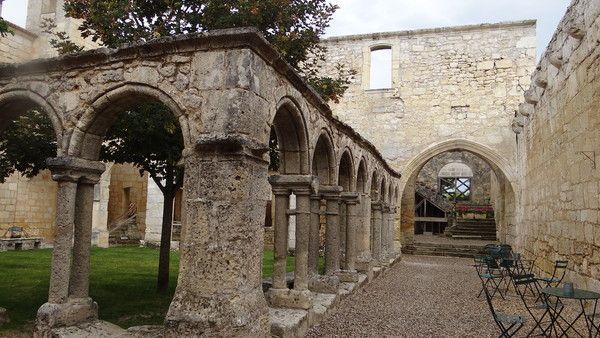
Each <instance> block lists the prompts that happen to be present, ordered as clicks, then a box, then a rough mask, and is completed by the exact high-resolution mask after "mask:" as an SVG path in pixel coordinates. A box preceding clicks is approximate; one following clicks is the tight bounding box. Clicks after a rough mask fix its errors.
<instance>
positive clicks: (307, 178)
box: [269, 175, 319, 195]
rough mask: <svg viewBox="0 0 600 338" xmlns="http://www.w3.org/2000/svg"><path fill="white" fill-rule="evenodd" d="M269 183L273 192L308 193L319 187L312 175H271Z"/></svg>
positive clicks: (314, 191) (317, 181) (315, 190)
mask: <svg viewBox="0 0 600 338" xmlns="http://www.w3.org/2000/svg"><path fill="white" fill-rule="evenodd" d="M269 183H270V184H271V187H272V189H273V193H275V194H278V193H281V194H284V193H288V194H289V193H292V192H293V193H294V194H296V195H309V194H311V193H316V192H317V191H318V188H319V180H318V179H317V178H316V177H314V176H312V175H271V176H269Z"/></svg>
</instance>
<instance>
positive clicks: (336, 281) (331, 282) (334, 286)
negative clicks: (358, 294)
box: [308, 275, 340, 294]
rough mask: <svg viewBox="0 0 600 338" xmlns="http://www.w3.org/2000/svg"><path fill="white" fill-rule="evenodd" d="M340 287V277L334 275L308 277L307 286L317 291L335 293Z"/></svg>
mask: <svg viewBox="0 0 600 338" xmlns="http://www.w3.org/2000/svg"><path fill="white" fill-rule="evenodd" d="M339 287H340V278H339V277H338V276H336V275H333V276H331V275H325V276H323V275H317V276H313V277H312V278H311V279H310V282H309V286H308V288H309V289H310V290H311V291H314V292H318V293H333V294H337V292H338V289H339Z"/></svg>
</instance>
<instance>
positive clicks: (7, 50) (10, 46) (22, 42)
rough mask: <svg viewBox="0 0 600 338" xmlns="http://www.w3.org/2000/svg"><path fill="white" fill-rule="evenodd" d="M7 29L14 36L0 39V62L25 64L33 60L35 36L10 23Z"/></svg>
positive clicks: (9, 35)
mask: <svg viewBox="0 0 600 338" xmlns="http://www.w3.org/2000/svg"><path fill="white" fill-rule="evenodd" d="M9 27H10V30H11V31H12V32H13V33H14V35H13V34H7V35H6V36H4V37H0V62H6V63H12V62H25V61H29V60H31V59H33V58H35V57H36V55H35V49H34V46H35V40H36V39H37V35H35V34H33V33H31V32H29V31H27V30H25V29H23V28H21V27H19V26H17V25H13V24H11V23H9Z"/></svg>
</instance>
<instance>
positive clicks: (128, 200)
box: [108, 164, 148, 239]
mask: <svg viewBox="0 0 600 338" xmlns="http://www.w3.org/2000/svg"><path fill="white" fill-rule="evenodd" d="M147 182H148V174H146V173H144V175H142V176H141V175H140V173H139V169H137V168H136V167H133V166H132V165H130V164H115V165H113V167H112V170H111V177H110V197H109V199H108V224H109V228H113V227H114V226H115V224H116V223H118V222H119V220H121V219H123V217H124V215H126V214H127V211H128V209H129V208H130V206H131V204H134V205H135V209H136V222H135V223H136V226H135V227H130V228H129V229H128V230H126V231H124V233H123V234H124V235H125V236H128V237H129V238H136V239H140V238H143V237H144V233H145V231H146V196H147V191H148V186H147V184H148V183H147Z"/></svg>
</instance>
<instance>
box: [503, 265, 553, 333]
mask: <svg viewBox="0 0 600 338" xmlns="http://www.w3.org/2000/svg"><path fill="white" fill-rule="evenodd" d="M511 279H512V282H513V285H514V287H515V290H516V292H517V295H519V297H520V298H521V301H522V302H523V305H525V308H526V309H527V312H528V313H529V315H530V316H531V318H532V319H533V321H534V322H535V326H534V327H533V328H532V329H531V331H529V333H528V334H527V336H530V335H531V334H532V333H533V332H534V331H535V330H536V329H538V328H539V329H540V330H541V334H542V335H544V336H545V335H547V331H548V330H551V329H552V327H551V324H552V316H553V314H552V313H550V311H554V313H556V314H557V315H560V313H561V312H562V310H563V308H564V306H563V305H562V303H560V302H557V303H556V304H555V305H550V304H549V303H548V302H547V301H546V300H545V297H543V294H542V293H541V292H540V288H539V285H538V283H537V280H536V278H535V277H534V275H533V274H525V275H512V276H511ZM538 300H542V301H541V302H539V301H538ZM551 306H553V307H554V308H551ZM542 311H543V312H542ZM540 312H541V313H540ZM545 318H548V320H549V321H548V323H547V324H548V325H547V326H546V328H543V327H542V324H544V322H543V321H544V319H545ZM559 325H560V324H559ZM561 329H562V328H561Z"/></svg>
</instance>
